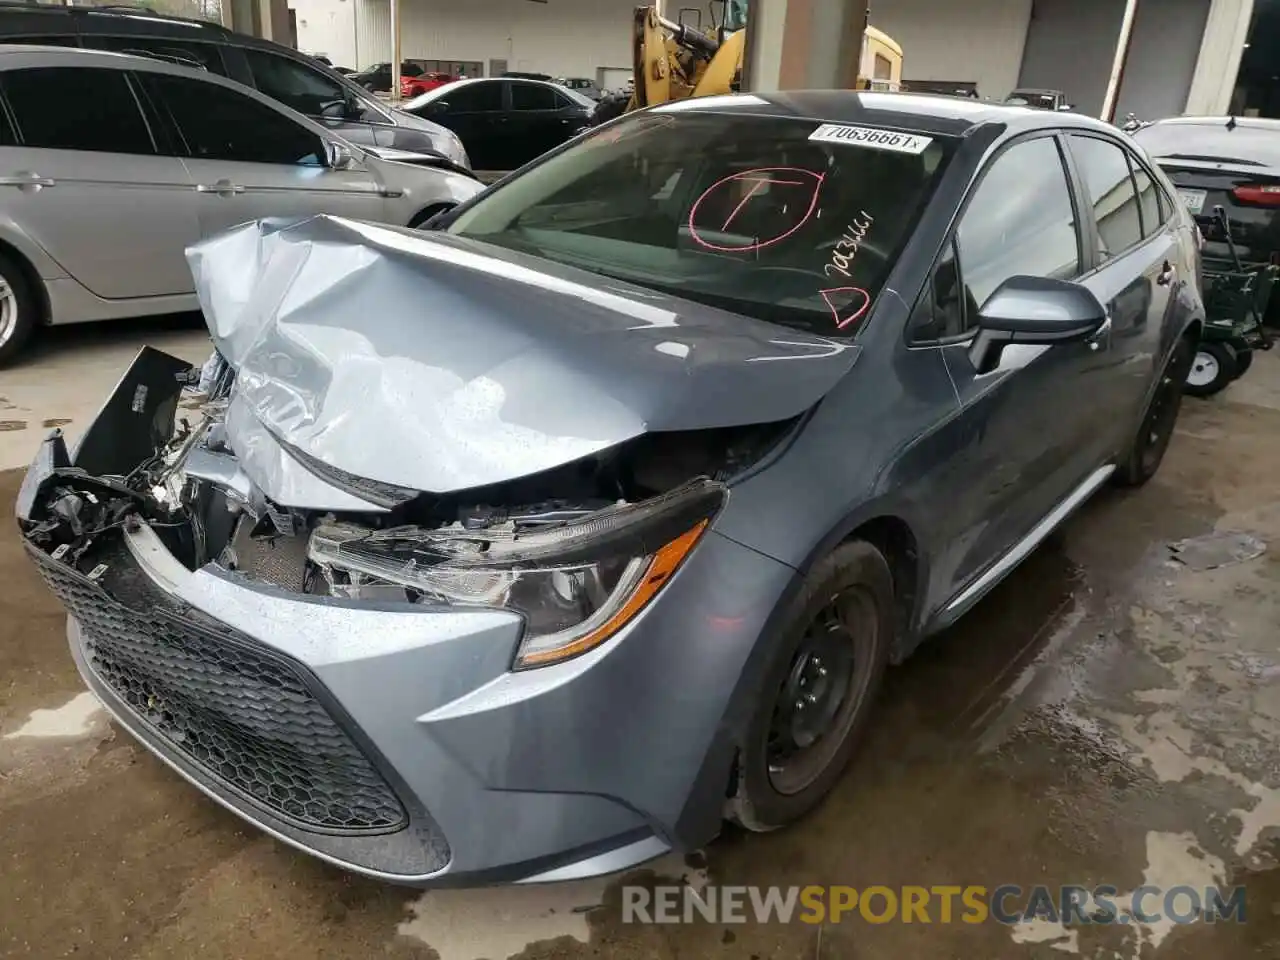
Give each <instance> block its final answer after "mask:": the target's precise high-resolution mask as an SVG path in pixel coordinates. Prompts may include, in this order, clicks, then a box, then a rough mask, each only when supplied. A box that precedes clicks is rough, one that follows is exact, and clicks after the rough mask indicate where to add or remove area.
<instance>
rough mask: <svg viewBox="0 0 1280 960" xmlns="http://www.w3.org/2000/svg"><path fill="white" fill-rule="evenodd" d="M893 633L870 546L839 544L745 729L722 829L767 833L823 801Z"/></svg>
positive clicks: (792, 625)
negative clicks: (728, 823) (728, 825)
mask: <svg viewBox="0 0 1280 960" xmlns="http://www.w3.org/2000/svg"><path fill="white" fill-rule="evenodd" d="M893 623H894V589H893V575H892V573H891V572H890V570H889V564H888V563H887V562H886V561H885V558H884V556H883V555H881V553H880V551H878V550H877V549H876V548H875V547H873V546H872V545H871V544H869V543H865V542H862V541H856V540H855V541H851V542H849V543H846V544H843V545H841V546H840V547H838V548H837V549H836V550H835V551H834V552H833V553H831V554H830V555H829V556H828V557H826V558H825V559H824V560H823V561H822V562H821V563H819V564H817V565H816V566H815V567H814V568H813V570H812V571H811V572H810V573H809V575H808V577H806V578H805V583H804V586H803V588H802V589H801V591H800V593H799V595H798V596H797V597H796V598H795V600H794V601H793V604H792V608H791V610H790V612H789V614H788V617H787V620H786V624H785V626H784V627H783V634H782V640H781V642H780V643H779V646H778V649H777V651H776V652H775V654H774V659H773V660H772V662H771V663H770V666H769V669H768V672H767V674H766V676H765V681H764V685H763V687H762V688H761V692H760V695H759V702H758V703H757V704H756V706H755V710H754V712H753V713H752V717H751V720H750V722H749V724H748V727H747V731H746V735H745V740H744V742H743V745H742V750H741V754H740V757H739V763H738V771H737V783H736V784H735V792H734V795H733V796H732V797H731V798H730V800H729V803H728V807H727V811H726V812H727V815H728V817H729V819H731V820H734V821H736V822H737V823H739V824H741V825H742V826H743V827H746V828H747V829H748V830H754V831H761V832H762V831H766V830H774V829H777V828H778V827H782V826H785V825H786V824H788V823H791V822H793V821H795V820H798V819H799V818H801V817H803V816H804V815H805V814H806V813H808V812H809V811H810V810H812V809H813V808H814V807H815V806H817V805H818V804H819V803H820V802H821V801H822V799H823V798H824V797H826V795H827V794H828V793H830V792H831V789H832V788H833V787H834V786H835V785H836V783H837V781H838V780H839V779H840V776H841V774H842V773H843V772H844V770H845V767H846V766H848V763H849V760H850V758H851V757H852V756H853V752H854V750H855V748H856V747H857V744H858V741H859V739H860V738H861V734H862V732H863V730H864V728H865V726H866V722H867V719H868V716H869V715H870V713H871V709H872V706H873V702H874V700H875V695H876V693H877V691H878V690H879V688H880V682H881V680H882V679H883V677H884V670H885V664H886V663H887V662H888V659H889V647H890V645H891V643H892V639H893Z"/></svg>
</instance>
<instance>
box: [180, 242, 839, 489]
mask: <svg viewBox="0 0 1280 960" xmlns="http://www.w3.org/2000/svg"><path fill="white" fill-rule="evenodd" d="M187 256H188V260H189V262H190V264H191V267H192V272H193V274H194V276H195V280H196V288H197V291H198V293H199V296H200V302H201V306H202V307H203V309H204V313H205V316H206V318H207V319H208V323H209V328H210V331H211V333H212V334H213V338H214V341H215V343H216V344H217V347H218V349H219V350H220V351H221V352H222V354H223V355H224V356H225V357H226V358H227V360H228V361H229V362H230V363H231V364H232V365H233V366H235V367H236V368H237V379H236V400H237V403H238V404H240V405H243V407H244V408H245V410H247V411H248V412H250V413H251V414H252V416H253V418H255V419H256V420H257V421H258V423H260V424H261V425H262V426H263V427H265V429H266V431H267V432H268V433H269V434H270V436H271V437H273V438H275V440H277V441H278V442H279V444H281V445H282V447H283V449H285V450H286V451H287V450H290V449H292V450H294V451H298V452H301V453H302V454H304V455H305V456H309V457H314V458H316V459H318V460H320V461H322V462H324V463H326V464H328V465H330V466H332V467H335V468H337V469H338V470H341V471H346V472H347V473H349V474H352V475H354V476H357V477H364V478H369V479H372V480H377V481H380V482H383V483H388V484H396V485H400V486H404V487H410V488H413V489H416V490H423V491H429V492H435V493H447V492H451V491H456V490H463V489H468V488H472V487H480V486H485V485H488V484H493V483H499V482H503V481H506V480H511V479H514V478H517V477H521V476H526V475H529V474H533V473H537V472H539V471H542V470H547V469H550V468H552V467H556V466H559V465H561V464H564V463H568V462H571V461H574V460H577V459H580V458H582V457H585V456H588V455H590V454H593V453H597V452H599V451H602V450H605V449H607V448H609V447H612V446H615V445H617V444H619V443H621V442H623V441H625V440H628V439H630V438H632V437H636V436H639V435H640V434H642V433H645V432H650V431H670V430H690V429H698V428H716V427H729V426H738V425H744V424H751V423H766V422H772V421H778V420H783V419H786V418H788V417H792V416H795V415H797V414H799V413H801V412H803V411H804V410H805V409H807V408H808V407H810V406H812V405H813V404H814V403H816V402H817V401H818V400H819V399H820V398H821V397H822V396H823V394H825V393H826V392H827V390H829V389H830V388H831V386H832V385H834V383H835V382H836V381H837V380H838V379H839V378H840V377H841V376H842V375H843V374H844V373H845V372H847V371H848V370H849V369H850V367H852V365H853V363H854V361H855V360H856V358H857V354H858V348H857V347H856V346H853V345H851V344H848V343H846V342H842V341H836V340H830V339H827V338H825V337H819V336H814V335H810V334H805V333H801V332H798V331H794V330H790V329H787V328H784V327H780V326H775V325H773V324H768V323H764V322H760V321H756V320H750V319H747V318H744V317H740V316H736V315H734V314H731V313H727V312H724V311H721V310H716V309H713V308H710V307H702V306H700V305H697V304H691V303H688V302H686V301H683V300H680V299H677V298H672V297H667V296H664V295H662V294H659V293H655V292H653V291H649V290H644V289H641V288H638V287H634V286H631V285H628V284H624V283H621V282H618V281H612V280H608V279H605V278H601V277H599V276H596V275H594V274H590V273H586V272H583V271H579V270H576V269H573V268H570V267H563V266H560V265H557V264H553V263H551V262H549V261H546V260H542V259H539V258H534V257H529V256H525V255H523V254H518V253H515V252H511V251H507V250H502V249H498V248H495V247H493V246H491V245H488V244H482V243H478V242H475V241H470V240H464V239H460V238H456V237H451V236H448V235H444V234H435V233H421V232H415V231H410V230H404V229H400V228H394V227H384V226H378V225H374V224H369V223H362V222H356V221H350V220H343V219H340V218H335V217H328V216H321V217H313V218H311V219H308V220H305V221H301V222H297V221H282V220H264V221H259V222H256V223H249V224H245V225H243V226H240V227H237V228H235V229H234V230H231V231H228V232H226V233H224V234H221V235H219V236H217V237H214V238H211V239H209V240H206V241H203V242H201V243H199V244H197V245H195V246H193V247H191V248H189V250H188V253H187ZM230 427H231V425H230V424H229V430H228V436H229V439H230V440H231V443H232V445H233V447H237V448H238V447H239V445H240V441H239V440H238V438H237V436H236V431H235V430H234V429H230ZM260 439H261V438H260V437H258V438H257V439H256V440H255V442H257V441H258V440H260ZM250 460H254V458H253V457H251V458H250ZM261 462H262V461H257V463H258V464H260V463H261ZM245 469H246V470H247V471H248V472H249V473H250V475H251V476H253V479H254V481H255V482H257V483H259V484H260V485H262V486H263V487H264V490H265V491H266V492H267V494H268V496H273V497H274V494H273V493H272V492H271V488H272V487H273V483H272V482H271V478H270V476H264V470H263V469H262V468H259V469H255V468H254V466H251V465H250V463H248V462H246V464H245ZM290 469H291V468H290ZM331 506H333V507H335V508H336V507H337V504H331Z"/></svg>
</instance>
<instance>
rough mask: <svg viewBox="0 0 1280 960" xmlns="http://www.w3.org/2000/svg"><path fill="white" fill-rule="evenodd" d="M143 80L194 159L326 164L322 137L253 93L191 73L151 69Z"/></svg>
mask: <svg viewBox="0 0 1280 960" xmlns="http://www.w3.org/2000/svg"><path fill="white" fill-rule="evenodd" d="M144 82H145V84H146V88H147V93H148V94H149V95H150V96H151V98H152V99H153V100H154V101H155V103H156V107H157V108H158V109H161V110H164V111H166V112H167V113H168V115H169V117H170V118H171V119H172V120H173V124H174V127H175V128H176V130H177V132H178V135H179V137H180V138H181V140H182V142H183V144H184V145H185V146H186V150H187V154H188V155H189V156H191V157H193V158H194V159H197V160H233V161H239V162H241V163H279V164H290V165H294V166H298V165H301V166H312V167H318V166H323V165H324V144H322V143H321V142H320V138H319V137H317V136H316V135H315V134H313V133H312V132H311V131H310V130H308V129H307V128H306V127H303V126H301V125H300V124H297V123H294V122H293V121H292V120H290V119H289V118H288V117H286V116H284V115H282V114H279V113H277V112H276V111H275V110H272V109H271V108H270V107H268V106H265V105H264V104H261V103H259V102H258V101H256V100H254V99H253V98H252V97H248V96H245V95H244V94H241V93H237V92H236V91H234V90H229V89H227V88H226V87H221V86H218V85H217V84H214V83H206V82H202V81H200V80H191V79H188V78H187V77H171V76H167V75H164V74H158V73H152V74H146V75H145V81H144Z"/></svg>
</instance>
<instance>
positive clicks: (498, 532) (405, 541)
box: [308, 480, 726, 668]
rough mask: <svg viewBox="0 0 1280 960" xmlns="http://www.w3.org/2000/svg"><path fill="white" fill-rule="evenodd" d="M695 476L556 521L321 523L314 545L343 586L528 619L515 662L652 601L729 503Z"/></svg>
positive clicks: (576, 639)
mask: <svg viewBox="0 0 1280 960" xmlns="http://www.w3.org/2000/svg"><path fill="white" fill-rule="evenodd" d="M725 495H726V494H725V488H724V486H723V485H722V484H719V483H714V482H712V481H710V480H698V481H694V482H693V483H690V484H686V485H685V486H683V487H680V488H678V489H676V490H673V491H671V492H670V493H667V494H664V495H662V496H660V497H656V498H654V499H652V500H646V501H645V502H643V503H639V504H624V505H619V506H615V507H609V508H607V509H605V510H599V511H596V512H594V513H589V514H586V515H584V516H583V517H581V518H579V519H576V520H571V521H567V522H565V523H560V524H556V525H552V526H537V527H533V528H531V529H527V530H526V529H521V528H520V527H518V526H515V525H513V524H508V525H506V526H504V527H498V528H487V529H482V530H467V529H463V528H462V527H460V526H456V525H455V526H453V527H445V528H441V529H434V530H428V529H424V528H421V527H398V528H393V529H388V530H369V529H367V528H363V527H359V526H355V525H352V524H345V523H328V524H322V525H320V526H319V527H317V528H316V529H315V531H314V532H313V534H312V536H311V542H310V547H309V550H308V555H309V558H310V560H311V562H312V563H314V564H316V565H317V566H318V567H319V568H320V569H321V570H322V571H324V572H325V574H326V576H327V577H328V578H329V579H330V582H331V584H332V585H333V586H334V587H335V588H336V592H339V593H345V594H347V595H348V596H357V597H358V596H362V595H367V596H370V597H372V596H383V597H385V595H386V594H385V590H386V588H387V587H388V586H390V587H393V588H398V589H402V590H404V591H405V593H406V595H407V596H408V597H409V598H411V599H415V600H419V601H421V602H426V603H443V604H451V605H461V606H486V607H502V608H504V609H508V610H511V611H513V612H516V613H519V614H520V615H521V616H522V617H523V618H524V621H525V630H524V636H523V639H522V641H521V644H520V649H519V651H518V653H517V655H516V667H517V668H525V667H537V666H545V665H547V664H551V663H558V662H560V661H562V660H567V659H569V658H570V657H575V656H578V655H579V654H582V653H585V652H587V651H588V650H591V649H594V648H595V647H598V646H599V645H600V644H602V643H604V641H606V640H607V639H609V637H611V636H613V635H614V634H616V633H617V632H618V631H619V630H620V629H622V627H624V626H625V625H626V624H627V623H629V622H630V621H631V620H632V619H633V618H634V617H635V616H636V614H638V613H639V612H640V611H641V610H643V609H644V608H645V607H646V606H647V605H648V604H649V603H650V602H651V601H652V600H653V598H654V597H656V596H657V595H658V593H659V592H660V591H661V590H662V588H663V587H664V586H665V585H666V583H667V582H668V581H669V580H670V578H671V576H672V574H674V573H675V571H676V569H677V568H678V567H679V566H680V564H681V563H682V562H683V561H684V559H685V557H687V556H688V555H689V553H690V552H691V551H692V550H693V548H694V546H695V545H696V544H697V543H698V541H699V539H701V537H702V534H703V533H704V532H705V531H706V529H707V526H708V524H709V523H710V521H711V518H712V517H713V516H714V515H715V513H716V512H717V511H718V510H719V509H720V506H721V505H722V504H723V502H724V498H725Z"/></svg>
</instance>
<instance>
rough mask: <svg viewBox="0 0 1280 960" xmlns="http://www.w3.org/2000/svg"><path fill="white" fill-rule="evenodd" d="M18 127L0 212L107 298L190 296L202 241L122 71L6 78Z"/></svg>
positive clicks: (56, 71) (171, 162)
mask: <svg viewBox="0 0 1280 960" xmlns="http://www.w3.org/2000/svg"><path fill="white" fill-rule="evenodd" d="M3 84H4V93H5V96H6V98H7V100H8V102H9V105H10V107H11V108H12V110H13V115H14V121H15V123H16V128H17V129H16V130H11V131H6V132H7V133H8V134H10V135H9V136H7V137H5V138H4V140H3V141H2V142H3V146H0V205H2V207H0V209H3V210H4V212H5V213H6V214H7V215H8V216H9V217H10V218H11V219H12V220H13V221H14V222H16V223H17V225H18V226H19V228H20V229H22V230H24V231H25V232H26V233H27V235H28V236H29V237H30V238H31V239H32V240H33V241H35V242H36V243H37V244H39V245H40V246H41V247H42V248H43V249H44V250H45V251H46V252H47V253H48V254H49V256H51V257H52V258H53V259H54V260H55V261H57V263H58V264H59V265H60V266H61V267H62V268H63V269H64V270H66V272H67V273H68V274H69V275H70V276H72V277H74V278H75V279H76V280H77V281H79V282H80V283H81V284H82V285H83V286H84V287H85V288H86V289H88V290H89V291H90V292H91V293H93V294H95V295H96V296H99V297H102V298H104V299H108V300H111V299H125V298H133V297H155V296H165V295H173V294H186V293H190V292H191V289H192V283H191V272H190V270H189V269H188V268H187V263H186V258H185V257H184V256H183V249H184V248H185V247H186V246H187V244H189V243H191V242H192V241H194V240H195V239H196V238H197V237H198V236H199V224H198V221H197V216H196V197H195V194H194V193H193V192H192V189H191V184H190V181H189V180H188V178H187V174H186V170H185V169H184V168H183V166H182V162H181V161H180V160H178V159H176V158H174V157H167V156H161V155H159V154H160V151H159V149H158V147H157V142H156V139H155V137H154V136H153V131H152V130H151V127H150V125H149V124H148V122H147V120H146V118H145V117H144V115H143V113H142V111H141V110H140V109H139V107H138V100H137V97H136V96H135V95H134V91H133V88H132V86H131V80H130V75H129V74H128V73H127V72H126V71H124V70H108V69H89V68H85V67H39V68H34V69H27V70H10V71H6V72H5V73H4V75H3Z"/></svg>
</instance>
